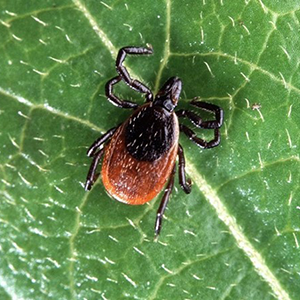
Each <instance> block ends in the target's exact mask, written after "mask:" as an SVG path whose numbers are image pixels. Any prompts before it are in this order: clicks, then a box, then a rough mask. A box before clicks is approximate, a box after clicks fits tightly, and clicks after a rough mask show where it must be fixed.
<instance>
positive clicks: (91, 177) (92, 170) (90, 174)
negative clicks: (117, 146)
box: [84, 149, 104, 191]
mask: <svg viewBox="0 0 300 300" xmlns="http://www.w3.org/2000/svg"><path fill="white" fill-rule="evenodd" d="M103 152H104V149H101V150H100V151H98V152H96V153H95V154H94V159H93V161H92V163H91V166H90V169H89V172H88V175H87V178H86V182H85V185H84V189H85V190H86V191H89V190H90V189H91V188H92V186H93V184H94V183H95V173H96V169H97V166H98V164H99V161H100V159H101V157H102V155H103Z"/></svg>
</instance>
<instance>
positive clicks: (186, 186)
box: [178, 144, 191, 194]
mask: <svg viewBox="0 0 300 300" xmlns="http://www.w3.org/2000/svg"><path fill="white" fill-rule="evenodd" d="M178 157H179V162H178V175H179V183H180V186H181V187H182V189H183V190H184V191H185V193H186V194H189V193H190V192H191V180H190V178H188V179H187V178H186V174H185V159H184V152H183V148H182V146H181V145H180V144H179V146H178Z"/></svg>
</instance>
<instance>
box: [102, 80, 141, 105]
mask: <svg viewBox="0 0 300 300" xmlns="http://www.w3.org/2000/svg"><path fill="white" fill-rule="evenodd" d="M121 80H122V77H121V76H117V77H114V78H112V79H111V80H109V81H108V82H107V83H106V85H105V94H106V97H107V98H108V100H109V101H110V102H112V104H114V105H116V106H118V107H122V108H137V107H138V104H136V103H133V102H131V101H128V100H121V99H120V98H119V97H117V96H116V95H114V93H113V86H114V85H115V84H116V83H118V82H119V81H121Z"/></svg>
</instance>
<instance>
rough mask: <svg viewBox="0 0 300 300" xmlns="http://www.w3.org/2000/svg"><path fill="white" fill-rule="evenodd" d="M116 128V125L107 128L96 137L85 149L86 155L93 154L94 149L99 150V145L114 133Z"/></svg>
mask: <svg viewBox="0 0 300 300" xmlns="http://www.w3.org/2000/svg"><path fill="white" fill-rule="evenodd" d="M117 128H118V126H117V127H113V128H111V129H109V130H108V131H107V132H106V133H104V134H103V135H102V136H101V137H100V138H99V139H97V140H96V141H95V142H94V143H93V144H92V146H91V147H90V148H89V150H88V151H87V156H89V157H91V156H94V155H95V153H96V151H97V150H99V147H101V146H102V145H103V144H104V143H105V142H106V141H107V140H108V139H109V138H110V137H111V136H112V135H113V134H114V133H115V131H116V130H117Z"/></svg>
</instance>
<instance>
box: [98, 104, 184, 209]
mask: <svg viewBox="0 0 300 300" xmlns="http://www.w3.org/2000/svg"><path fill="white" fill-rule="evenodd" d="M178 138H179V125H178V119H177V116H176V115H175V113H169V112H167V111H165V110H164V109H163V108H161V107H156V106H153V103H152V102H149V103H146V104H145V105H143V106H141V107H140V108H138V109H137V110H136V111H135V112H134V113H133V114H132V115H131V116H130V118H129V119H127V121H125V122H124V123H123V124H122V125H121V126H120V127H119V128H118V129H117V130H116V132H115V133H114V135H113V137H112V139H111V141H110V142H109V143H108V145H107V146H106V149H105V155H104V159H103V164H102V172H101V174H102V181H103V185H104V187H105V189H106V190H107V192H108V193H109V194H110V195H111V196H112V197H114V198H115V199H117V200H119V201H121V202H124V203H127V204H133V205H136V204H143V203H145V202H148V201H150V200H151V199H153V198H154V197H155V196H156V195H157V194H158V193H159V192H160V191H161V190H162V188H163V187H164V185H165V184H166V182H167V180H168V178H169V177H170V174H171V172H172V170H173V168H174V164H175V161H176V156H177V151H178Z"/></svg>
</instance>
